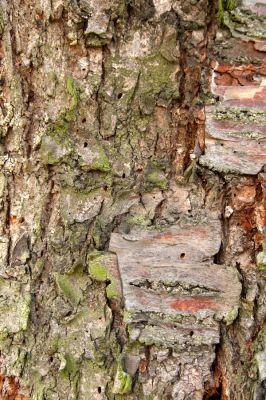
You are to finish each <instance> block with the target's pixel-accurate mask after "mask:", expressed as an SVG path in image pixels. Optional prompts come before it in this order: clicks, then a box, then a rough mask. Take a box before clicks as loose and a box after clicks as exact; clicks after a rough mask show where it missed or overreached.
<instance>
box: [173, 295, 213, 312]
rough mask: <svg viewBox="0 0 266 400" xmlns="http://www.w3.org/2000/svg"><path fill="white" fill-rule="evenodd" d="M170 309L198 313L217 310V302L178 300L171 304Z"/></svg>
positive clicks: (198, 299) (202, 298) (197, 299)
mask: <svg viewBox="0 0 266 400" xmlns="http://www.w3.org/2000/svg"><path fill="white" fill-rule="evenodd" d="M170 307H171V308H173V309H174V310H176V311H189V312H197V311H199V310H205V309H210V310H216V309H217V306H216V304H215V302H214V301H213V300H211V299H209V298H204V297H201V298H199V297H198V298H196V297H195V298H193V299H177V300H175V301H174V302H173V303H171V304H170Z"/></svg>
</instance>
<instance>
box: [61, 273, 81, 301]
mask: <svg viewBox="0 0 266 400" xmlns="http://www.w3.org/2000/svg"><path fill="white" fill-rule="evenodd" d="M54 275H55V280H56V283H57V286H58V288H59V290H60V292H61V293H62V294H63V296H64V297H65V298H66V300H68V301H70V303H71V304H72V305H73V306H78V305H79V303H80V302H81V301H82V299H83V293H82V280H83V277H84V274H83V273H82V272H81V271H75V272H74V273H72V274H63V275H61V274H58V273H55V274H54ZM85 282H86V281H85Z"/></svg>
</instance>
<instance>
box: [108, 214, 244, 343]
mask: <svg viewBox="0 0 266 400" xmlns="http://www.w3.org/2000/svg"><path fill="white" fill-rule="evenodd" d="M220 244H221V228H220V223H219V221H218V220H210V221H208V222H207V221H205V223H198V224H197V225H193V223H186V224H183V225H181V226H178V225H173V226H171V227H168V228H165V229H164V230H162V231H158V230H157V231H156V230H142V231H135V232H134V233H129V234H120V233H112V235H111V241H110V250H111V251H114V252H115V253H116V254H117V256H118V264H119V269H120V275H121V279H122V287H123V296H124V302H125V309H126V310H127V311H128V312H129V317H128V318H129V322H130V323H144V324H146V323H147V324H148V325H152V326H150V327H145V328H144V331H142V332H141V333H140V336H142V337H145V338H146V339H147V340H150V341H155V342H162V341H164V340H167V341H168V342H169V341H171V340H173V342H175V343H177V345H178V344H179V345H182V343H183V342H184V340H185V341H187V340H188V336H189V334H190V332H194V330H196V331H197V335H196V337H197V338H198V339H199V337H201V340H203V341H204V338H203V336H204V335H206V340H205V342H208V343H209V344H210V343H217V340H218V337H219V335H218V331H219V328H218V325H217V323H216V321H220V320H223V319H224V320H225V321H226V323H228V324H229V323H231V322H232V321H233V320H234V319H235V317H236V316H237V310H238V306H239V296H240V292H241V285H240V282H239V280H238V276H237V272H236V270H234V269H232V268H229V267H225V266H222V265H216V264H213V262H212V260H213V256H214V255H215V254H216V253H217V252H218V251H219V248H220ZM191 316H193V318H192V319H191V318H190V317H191ZM182 317H184V319H183V320H182ZM180 318H181V319H180ZM180 321H181V322H182V323H181V325H178V324H177V325H175V322H177V323H178V322H180ZM155 325H157V327H158V329H159V330H161V329H162V332H164V331H166V330H167V332H168V334H167V339H165V338H164V335H163V334H162V332H161V336H160V335H158V332H157V334H156V333H155V332H156V328H155ZM164 325H165V326H164ZM171 329H174V332H175V333H173V332H172V334H171V332H170V331H171ZM205 329H206V332H205ZM210 329H211V330H210ZM177 332H178V333H177ZM192 336H193V334H192V335H191V336H190V340H189V341H190V342H191V343H193V341H195V336H194V337H193V339H192ZM178 337H180V339H178ZM162 338H163V339H162ZM198 339H197V340H198ZM143 340H144V339H143ZM197 340H196V341H197ZM201 343H202V342H201ZM194 344H195V343H194Z"/></svg>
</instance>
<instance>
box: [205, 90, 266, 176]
mask: <svg viewBox="0 0 266 400" xmlns="http://www.w3.org/2000/svg"><path fill="white" fill-rule="evenodd" d="M239 88H240V89H242V87H240V86H239ZM265 99H266V96H265ZM265 104H266V103H265ZM206 111H207V112H206V138H205V145H206V150H205V155H204V156H202V157H201V158H200V163H201V164H202V165H205V166H208V167H210V168H212V169H214V170H216V171H220V172H231V173H237V174H247V175H256V174H258V173H259V172H260V171H261V170H262V168H263V166H264V165H265V164H266V113H265V111H263V110H262V108H261V109H258V108H254V109H252V108H249V109H248V110H247V109H245V108H242V109H241V107H238V108H237V107H235V108H233V109H232V108H229V107H228V108H218V107H217V108H214V107H208V108H207V109H206ZM245 114H246V118H245ZM252 117H253V121H252ZM241 118H242V119H243V120H242V121H241Z"/></svg>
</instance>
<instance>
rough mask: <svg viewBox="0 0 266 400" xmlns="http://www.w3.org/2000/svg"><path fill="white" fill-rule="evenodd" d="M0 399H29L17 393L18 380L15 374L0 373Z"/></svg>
mask: <svg viewBox="0 0 266 400" xmlns="http://www.w3.org/2000/svg"><path fill="white" fill-rule="evenodd" d="M0 399H1V400H29V399H28V397H25V396H23V395H21V394H19V381H18V379H17V378H16V377H15V376H4V375H2V374H0Z"/></svg>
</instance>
